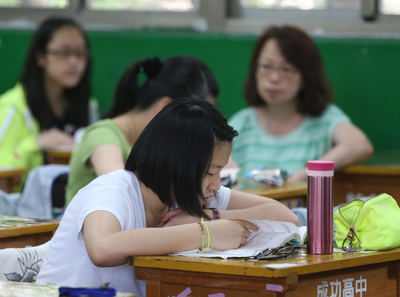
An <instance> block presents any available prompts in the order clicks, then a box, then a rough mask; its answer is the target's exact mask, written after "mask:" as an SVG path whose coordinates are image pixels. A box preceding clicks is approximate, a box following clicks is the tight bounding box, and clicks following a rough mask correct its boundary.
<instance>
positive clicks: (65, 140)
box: [0, 17, 97, 174]
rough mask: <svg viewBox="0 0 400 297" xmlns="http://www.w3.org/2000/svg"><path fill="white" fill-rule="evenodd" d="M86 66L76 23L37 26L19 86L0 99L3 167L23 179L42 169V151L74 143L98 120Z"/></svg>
mask: <svg viewBox="0 0 400 297" xmlns="http://www.w3.org/2000/svg"><path fill="white" fill-rule="evenodd" d="M90 67H91V59H90V54H89V42H88V39H87V36H86V34H85V32H84V31H83V29H82V28H81V26H80V25H79V24H78V23H77V22H75V21H74V20H72V19H69V18H65V17H50V18H48V19H46V20H44V21H43V22H42V23H41V24H40V26H39V27H38V29H37V30H36V32H35V33H34V35H33V39H32V42H31V44H30V47H29V50H28V53H27V56H26V60H25V65H24V69H23V72H22V75H21V77H20V80H19V82H18V83H17V84H16V85H15V87H14V88H13V89H11V90H9V91H7V92H6V93H4V94H3V95H2V96H1V97H0V131H1V134H0V165H1V166H17V167H23V168H25V169H26V174H27V173H28V172H29V171H30V170H31V169H33V168H34V167H37V166H39V165H43V163H44V159H43V153H42V151H43V150H48V149H54V148H57V147H59V146H71V145H74V144H75V141H74V138H73V133H74V132H75V131H76V130H77V129H78V128H80V127H84V126H86V125H88V124H89V123H91V122H93V121H95V120H96V115H97V104H96V102H95V100H93V99H92V100H91V89H90V85H89V78H90ZM90 101H91V103H90Z"/></svg>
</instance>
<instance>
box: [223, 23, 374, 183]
mask: <svg viewBox="0 0 400 297" xmlns="http://www.w3.org/2000/svg"><path fill="white" fill-rule="evenodd" d="M249 68H250V69H249V75H248V79H247V82H246V85H245V96H246V100H247V103H248V105H249V107H248V108H245V109H244V110H241V111H239V112H238V113H236V114H235V115H233V116H232V117H231V118H230V120H229V124H230V125H232V126H233V127H234V128H235V129H236V130H237V131H238V132H239V137H237V139H236V140H235V144H234V150H233V151H232V159H233V161H235V162H236V163H237V165H238V166H239V167H240V168H241V172H240V174H239V176H240V177H244V176H246V174H247V173H248V172H250V171H251V170H252V169H256V168H258V167H260V166H270V167H278V168H280V169H284V170H287V171H288V173H289V175H290V176H289V179H288V180H289V181H301V180H306V177H307V176H306V170H305V167H306V164H307V161H309V160H318V159H320V160H331V161H334V162H335V170H338V169H340V168H343V167H345V166H347V165H349V164H352V163H356V162H360V161H363V160H365V159H367V158H368V157H369V156H371V154H372V151H373V147H372V144H371V143H370V141H369V140H368V138H367V136H366V135H365V134H364V133H363V132H362V131H361V130H360V129H359V128H358V127H356V126H355V125H354V124H352V123H351V121H350V119H349V118H348V116H347V115H345V114H344V113H343V111H342V110H340V108H339V107H338V106H336V105H334V104H333V103H332V101H333V98H332V94H331V89H330V85H329V82H328V79H327V77H326V75H325V70H324V67H323V63H322V59H321V56H320V53H319V51H318V48H317V46H316V44H315V43H314V42H313V40H312V39H311V38H310V37H309V36H308V35H307V34H306V33H305V32H303V31H302V30H300V29H298V28H296V27H292V26H283V27H271V28H269V29H267V30H266V31H265V32H264V34H262V35H261V36H260V38H259V39H258V41H257V43H256V45H255V48H254V51H253V56H252V59H251V63H250V67H249ZM230 166H231V165H230Z"/></svg>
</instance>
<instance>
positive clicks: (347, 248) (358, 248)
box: [342, 225, 363, 253]
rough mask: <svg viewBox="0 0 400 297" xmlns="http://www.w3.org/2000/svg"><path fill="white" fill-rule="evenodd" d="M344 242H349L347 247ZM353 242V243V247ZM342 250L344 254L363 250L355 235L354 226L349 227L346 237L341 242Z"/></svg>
mask: <svg viewBox="0 0 400 297" xmlns="http://www.w3.org/2000/svg"><path fill="white" fill-rule="evenodd" d="M346 241H349V245H348V246H345V244H346ZM353 241H354V242H355V244H354V245H353ZM357 243H358V244H357ZM342 250H344V251H345V252H348V253H356V252H361V251H362V250H363V248H362V246H361V240H360V239H359V238H358V236H357V234H356V231H355V228H354V225H351V226H350V230H349V232H348V233H347V236H346V237H345V239H344V240H343V243H342Z"/></svg>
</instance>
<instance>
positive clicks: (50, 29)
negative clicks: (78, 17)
mask: <svg viewBox="0 0 400 297" xmlns="http://www.w3.org/2000/svg"><path fill="white" fill-rule="evenodd" d="M63 27H74V28H76V29H77V30H78V31H79V32H81V34H82V36H83V38H84V40H85V43H86V48H87V50H88V52H90V48H89V40H88V38H87V36H86V33H85V32H84V30H83V29H82V27H81V26H80V25H79V24H78V23H77V22H76V21H74V20H72V19H70V18H65V17H51V18H48V19H46V20H45V21H44V22H42V23H41V24H40V26H39V28H38V29H37V30H36V32H35V33H34V35H33V38H32V41H31V44H30V47H29V50H28V54H27V56H26V59H25V65H24V69H23V72H22V75H21V77H20V82H21V83H22V85H23V87H24V90H25V93H26V99H27V103H28V106H29V109H30V110H31V112H32V114H33V116H34V117H35V118H36V119H37V121H38V122H39V125H40V129H41V130H46V129H49V128H51V127H53V126H54V125H55V124H56V123H55V122H54V120H55V116H54V113H53V111H52V109H51V106H50V103H49V100H48V96H47V94H46V91H45V86H44V70H43V68H42V67H39V65H38V62H37V59H38V57H39V56H40V55H45V54H46V52H47V46H48V44H49V42H50V40H51V39H52V37H53V35H54V34H55V32H57V31H58V30H59V29H61V28H63ZM90 75H91V58H90V55H89V56H88V58H87V64H86V69H85V71H84V74H83V76H82V78H81V80H80V82H79V83H78V84H77V85H76V86H75V87H73V88H65V89H64V94H65V96H66V97H67V98H68V103H69V105H70V108H71V111H72V112H73V115H72V116H70V117H69V120H70V121H71V124H73V125H74V126H76V127H77V128H78V127H82V126H86V125H88V121H89V119H88V118H89V117H88V111H89V100H90V97H91V88H90V81H89V80H90Z"/></svg>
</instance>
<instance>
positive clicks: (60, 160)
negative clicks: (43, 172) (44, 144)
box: [46, 150, 72, 165]
mask: <svg viewBox="0 0 400 297" xmlns="http://www.w3.org/2000/svg"><path fill="white" fill-rule="evenodd" d="M71 154H72V151H62V150H60V151H58V150H54V151H47V152H46V158H47V163H49V164H66V165H68V164H69V159H70V158H71Z"/></svg>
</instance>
